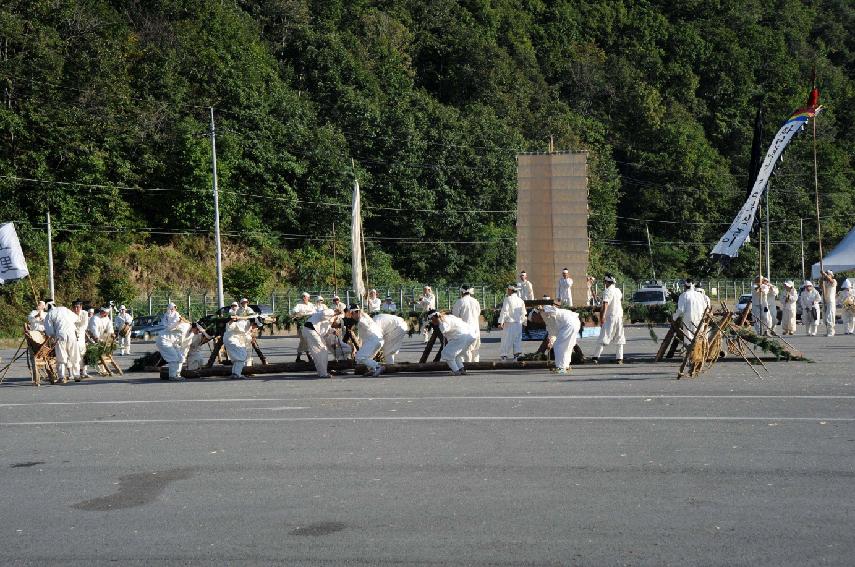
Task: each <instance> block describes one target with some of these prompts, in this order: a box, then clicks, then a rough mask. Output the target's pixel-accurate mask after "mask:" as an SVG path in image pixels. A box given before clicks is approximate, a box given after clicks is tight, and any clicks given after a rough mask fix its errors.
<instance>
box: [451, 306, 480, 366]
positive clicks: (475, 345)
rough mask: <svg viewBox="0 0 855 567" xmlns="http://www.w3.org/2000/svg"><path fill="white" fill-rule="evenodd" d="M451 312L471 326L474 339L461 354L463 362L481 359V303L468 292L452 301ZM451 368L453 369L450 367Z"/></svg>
mask: <svg viewBox="0 0 855 567" xmlns="http://www.w3.org/2000/svg"><path fill="white" fill-rule="evenodd" d="M451 314H452V315H454V316H455V317H458V318H460V319H462V320H463V321H464V322H465V323H466V324H468V325H469V326H470V327H471V328H472V335H473V336H474V337H475V340H474V341H473V342H472V343H471V344H470V345H469V347H468V348H467V349H466V352H465V353H464V355H463V361H464V362H478V361H479V360H480V359H481V304H480V303H478V300H477V299H475V298H474V297H472V296H471V295H469V294H466V295H464V296H463V297H461V298H460V299H458V300H457V301H455V302H454V305H453V306H452V307H451ZM452 370H453V369H452Z"/></svg>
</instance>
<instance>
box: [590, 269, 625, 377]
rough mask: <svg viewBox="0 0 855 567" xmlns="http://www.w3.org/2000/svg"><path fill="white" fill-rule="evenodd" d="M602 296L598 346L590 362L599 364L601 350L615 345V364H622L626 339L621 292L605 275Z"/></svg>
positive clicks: (613, 280) (610, 278)
mask: <svg viewBox="0 0 855 567" xmlns="http://www.w3.org/2000/svg"><path fill="white" fill-rule="evenodd" d="M603 285H604V286H605V289H604V290H603V296H602V300H601V303H600V326H601V330H600V344H599V345H598V346H597V350H596V352H595V353H594V356H593V358H592V359H591V362H593V363H594V364H597V363H599V361H600V355H601V354H602V353H603V349H604V348H605V347H606V346H608V345H610V344H614V345H615V349H616V352H615V362H616V363H618V364H623V345H625V344H626V337H625V336H624V334H623V292H621V290H620V289H618V287H617V286H616V285H615V278H614V276H612V275H611V274H606V277H605V278H603Z"/></svg>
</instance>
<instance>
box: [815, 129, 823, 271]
mask: <svg viewBox="0 0 855 567" xmlns="http://www.w3.org/2000/svg"><path fill="white" fill-rule="evenodd" d="M818 114H819V113H817V114H814V116H813V188H814V195H815V198H816V241H817V244H819V273H820V274H821V273H822V272H824V271H825V266H824V264H823V253H822V224H821V223H820V220H819V174H818V173H817V164H816V117H817V115H818Z"/></svg>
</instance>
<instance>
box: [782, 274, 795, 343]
mask: <svg viewBox="0 0 855 567" xmlns="http://www.w3.org/2000/svg"><path fill="white" fill-rule="evenodd" d="M778 301H779V302H780V303H781V331H782V332H783V333H784V334H785V335H794V334H796V305H797V304H798V301H799V293H798V292H797V291H796V288H795V284H794V283H793V281H792V280H787V281H785V282H784V289H782V290H781V294H780V296H778Z"/></svg>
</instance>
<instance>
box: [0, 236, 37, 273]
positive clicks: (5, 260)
mask: <svg viewBox="0 0 855 567" xmlns="http://www.w3.org/2000/svg"><path fill="white" fill-rule="evenodd" d="M29 275H30V271H29V270H28V269H27V260H26V259H25V258H24V252H23V251H22V250H21V241H20V240H18V234H17V233H16V232H15V225H14V224H13V223H11V222H7V223H6V224H3V225H0V284H5V283H9V282H13V281H15V280H20V279H21V278H25V277H27V276H29Z"/></svg>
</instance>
